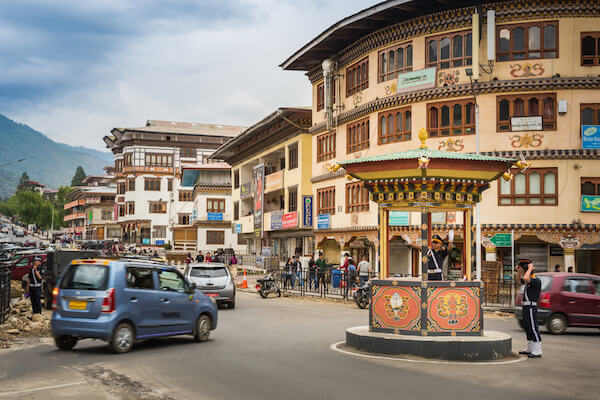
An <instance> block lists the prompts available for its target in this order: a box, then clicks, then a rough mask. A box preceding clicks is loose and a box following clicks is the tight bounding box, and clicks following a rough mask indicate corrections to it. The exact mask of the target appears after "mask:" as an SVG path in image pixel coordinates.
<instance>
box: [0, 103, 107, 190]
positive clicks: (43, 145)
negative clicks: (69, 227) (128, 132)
mask: <svg viewBox="0 0 600 400" xmlns="http://www.w3.org/2000/svg"><path fill="white" fill-rule="evenodd" d="M98 140H100V138H99V139H98ZM20 158H25V161H23V162H20V163H18V164H14V165H10V166H6V167H0V198H4V197H8V196H10V195H11V194H12V193H14V191H15V188H16V187H17V184H18V183H19V178H20V177H21V174H22V173H23V172H24V171H25V172H27V174H28V175H29V177H30V178H31V180H34V181H38V182H40V183H43V184H45V185H46V186H49V187H51V188H55V189H56V188H58V187H59V186H61V185H70V183H71V178H72V177H73V175H74V174H75V169H76V168H77V166H78V165H81V166H82V167H83V169H84V170H85V172H86V173H87V174H102V173H103V171H102V168H103V167H105V166H106V165H110V164H113V158H112V154H111V153H109V152H102V151H97V150H93V149H88V148H85V147H72V146H69V145H66V144H63V143H57V142H54V141H53V140H51V139H49V138H48V137H47V136H45V135H44V134H42V133H40V132H38V131H36V130H34V129H32V128H30V127H29V126H27V125H23V124H20V123H18V122H15V121H13V120H10V119H8V118H6V117H5V116H4V115H2V114H0V164H4V163H7V162H10V161H14V160H18V159H20Z"/></svg>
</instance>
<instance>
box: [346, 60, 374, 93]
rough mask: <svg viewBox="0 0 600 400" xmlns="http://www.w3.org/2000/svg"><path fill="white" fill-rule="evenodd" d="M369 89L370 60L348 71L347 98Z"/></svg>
mask: <svg viewBox="0 0 600 400" xmlns="http://www.w3.org/2000/svg"><path fill="white" fill-rule="evenodd" d="M368 87H369V58H363V59H362V60H360V61H359V62H357V63H356V64H354V65H352V66H351V67H348V68H347V69H346V97H349V96H352V95H353V94H354V93H358V92H360V91H361V90H363V89H366V88H368Z"/></svg>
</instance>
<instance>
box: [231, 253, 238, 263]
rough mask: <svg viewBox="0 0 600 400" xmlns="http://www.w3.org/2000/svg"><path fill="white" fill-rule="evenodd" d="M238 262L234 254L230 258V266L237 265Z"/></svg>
mask: <svg viewBox="0 0 600 400" xmlns="http://www.w3.org/2000/svg"><path fill="white" fill-rule="evenodd" d="M237 263H238V260H237V257H236V256H235V253H233V254H232V255H231V257H230V258H229V265H237Z"/></svg>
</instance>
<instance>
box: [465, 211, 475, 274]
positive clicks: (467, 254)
mask: <svg viewBox="0 0 600 400" xmlns="http://www.w3.org/2000/svg"><path fill="white" fill-rule="evenodd" d="M464 216H465V220H464V229H465V235H464V236H465V237H464V242H465V243H464V247H465V268H466V270H467V274H466V275H467V280H468V281H470V280H471V269H472V266H471V264H472V260H471V254H473V253H472V247H471V242H472V237H473V232H472V231H471V225H472V217H473V210H472V209H470V208H468V209H466V210H465V211H464Z"/></svg>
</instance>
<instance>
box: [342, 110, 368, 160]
mask: <svg viewBox="0 0 600 400" xmlns="http://www.w3.org/2000/svg"><path fill="white" fill-rule="evenodd" d="M368 148H369V118H365V119H363V120H361V121H358V122H355V123H353V124H348V125H347V126H346V153H347V154H350V153H354V152H355V151H360V150H364V149H368Z"/></svg>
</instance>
